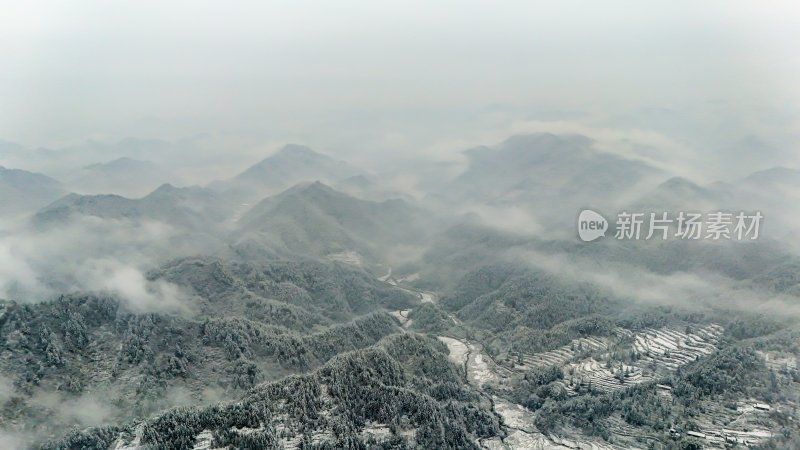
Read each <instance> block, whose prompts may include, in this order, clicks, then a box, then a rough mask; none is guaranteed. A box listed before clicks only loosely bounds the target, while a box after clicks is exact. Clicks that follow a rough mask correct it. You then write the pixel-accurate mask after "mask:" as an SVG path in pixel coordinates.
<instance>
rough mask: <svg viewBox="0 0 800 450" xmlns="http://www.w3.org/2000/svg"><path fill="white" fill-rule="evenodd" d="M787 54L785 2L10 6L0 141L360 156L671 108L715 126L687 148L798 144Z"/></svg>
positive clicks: (792, 45)
mask: <svg viewBox="0 0 800 450" xmlns="http://www.w3.org/2000/svg"><path fill="white" fill-rule="evenodd" d="M797 42H800V7H798V6H797V4H796V3H794V2H768V3H767V2H759V1H749V2H741V1H736V2H722V1H712V2H701V3H698V2H683V1H679V2H659V3H658V4H656V3H655V2H648V3H646V4H644V3H642V2H632V1H627V2H626V1H616V2H604V3H603V5H602V6H601V5H599V4H587V3H586V2H547V3H545V2H527V1H521V2H503V3H500V4H498V3H495V2H474V1H471V2H435V3H434V4H431V2H416V1H414V2H391V3H386V2H381V3H380V4H375V3H373V2H335V3H334V2H317V3H312V2H239V3H236V4H234V5H232V4H229V3H223V2H205V1H203V2H170V3H169V4H163V3H162V2H100V1H97V2H95V1H90V2H81V3H80V4H77V5H76V4H75V3H73V2H60V1H48V2H36V3H32V2H10V3H7V4H6V5H5V6H4V13H3V15H2V17H0V61H2V70H0V99H2V100H1V101H0V103H1V104H2V108H0V124H1V125H0V138H2V139H5V140H8V141H14V142H18V143H20V144H23V145H25V146H30V147H37V146H49V147H58V146H68V145H75V144H79V143H81V142H83V141H84V140H86V139H89V138H95V139H100V140H110V141H114V140H118V139H121V138H125V137H128V136H138V137H148V138H164V139H178V138H186V137H196V136H198V135H202V136H204V138H205V137H208V136H214V138H215V139H217V140H216V141H215V142H216V144H218V145H215V146H213V148H214V149H216V150H214V151H221V150H220V149H222V148H226V152H235V150H234V148H239V149H242V150H240V151H244V150H245V149H250V150H252V151H253V152H254V153H259V152H261V153H262V154H263V153H264V151H265V149H269V150H270V151H271V150H272V149H274V148H275V145H277V144H278V143H284V142H287V141H301V142H303V143H307V144H311V145H320V144H321V145H322V146H323V147H325V149H326V150H327V151H333V152H334V153H345V154H347V156H353V155H361V156H364V155H368V154H369V153H370V152H372V151H373V150H376V149H377V150H391V151H394V152H410V151H415V152H426V153H430V151H429V150H430V149H435V148H442V147H446V146H447V142H448V141H452V140H455V139H461V140H464V141H470V140H478V141H480V140H481V139H486V138H485V137H484V136H485V135H486V134H481V133H490V132H495V133H498V132H499V133H498V135H499V134H503V132H505V131H506V130H509V129H512V128H513V127H514V126H515V125H514V124H515V123H516V124H517V125H516V126H518V123H519V122H521V121H529V120H533V119H537V120H538V119H547V120H552V119H574V118H579V117H583V116H585V113H589V114H590V115H591V116H592V117H595V118H596V116H597V115H598V114H602V115H603V116H613V115H614V114H615V113H619V114H625V113H629V112H630V111H635V110H636V109H637V108H669V109H671V110H679V111H681V112H685V111H689V112H690V113H692V114H695V115H697V116H702V117H704V119H703V120H708V117H709V116H713V117H714V119H713V121H714V122H713V123H706V122H703V121H697V120H696V121H695V122H694V124H695V127H696V128H699V129H698V130H694V131H696V133H694V134H695V135H698V136H692V137H709V136H699V135H701V134H703V133H707V134H710V135H711V136H710V137H711V139H713V138H714V137H715V136H716V135H715V134H714V133H716V132H718V131H724V130H725V126H728V127H733V128H741V124H745V125H746V126H749V127H751V128H753V129H758V127H760V126H762V125H763V124H762V123H760V122H761V121H762V120H763V118H764V116H765V115H766V116H769V117H770V120H771V121H773V122H774V121H775V120H780V121H781V133H782V134H780V133H779V135H776V136H773V137H772V139H773V140H781V139H786V138H787V134H794V133H797V131H798V126H797V117H798V116H797V108H796V107H797V100H798V89H797V84H796V80H797V79H798V78H799V77H798V76H799V75H800V61H798V58H797V57H796V55H797ZM709 102H714V103H711V104H712V105H716V106H712V107H709ZM720 104H723V105H724V108H720V107H719V105H720ZM709 108H711V110H710V112H709ZM714 108H716V110H715V109H714ZM720 109H724V113H725V115H724V117H721V115H720V114H719V112H718V110H720ZM698 111H699V112H698ZM721 124H722V125H721ZM703 127H709V128H715V129H714V130H711V131H708V130H703V129H702V128H703ZM474 143H475V142H473V144H474ZM478 143H489V144H491V143H493V142H478ZM460 144H461V142H459V143H457V144H454V145H452V147H459V145H460ZM461 148H463V145H462V146H461ZM425 149H428V151H426V150H425Z"/></svg>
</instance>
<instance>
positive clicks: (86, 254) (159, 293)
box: [0, 217, 190, 312]
mask: <svg viewBox="0 0 800 450" xmlns="http://www.w3.org/2000/svg"><path fill="white" fill-rule="evenodd" d="M4 231H5V233H3V237H2V238H0V297H2V298H7V299H11V300H16V301H20V302H34V301H40V300H43V299H47V298H50V297H52V296H54V295H57V294H60V293H64V292H71V291H93V292H104V293H110V294H113V295H114V296H116V297H118V298H119V299H120V300H122V301H123V303H125V304H126V305H127V306H128V307H129V308H130V309H131V310H133V311H137V312H143V311H181V310H187V309H188V303H187V296H186V295H185V294H184V293H183V292H182V291H181V290H180V289H179V288H178V287H177V286H175V285H172V284H169V283H167V282H165V281H163V280H154V281H152V280H148V279H147V278H146V276H145V273H146V272H147V271H148V270H150V269H152V268H153V267H155V266H156V265H157V264H158V262H159V261H162V260H164V259H166V258H168V257H170V255H171V252H172V251H176V252H180V250H179V249H174V248H172V247H171V246H170V242H171V239H173V238H174V237H175V236H176V235H177V231H176V230H175V229H173V228H172V227H169V226H167V225H165V224H163V223H159V222H132V221H121V220H105V219H99V218H96V217H84V218H78V219H76V220H73V221H69V222H67V223H65V224H63V225H58V226H56V227H53V228H49V229H47V230H45V231H42V230H35V229H31V228H17V229H11V230H8V229H7V230H4ZM184 251H190V249H184Z"/></svg>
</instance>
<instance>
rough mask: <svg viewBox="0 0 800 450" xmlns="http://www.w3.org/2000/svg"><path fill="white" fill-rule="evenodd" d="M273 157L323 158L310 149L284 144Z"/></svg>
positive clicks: (299, 145)
mask: <svg viewBox="0 0 800 450" xmlns="http://www.w3.org/2000/svg"><path fill="white" fill-rule="evenodd" d="M275 155H276V156H277V155H280V156H297V155H302V156H325V155H322V154H321V153H318V152H316V151H314V150H313V149H312V148H311V147H308V146H306V145H301V144H286V145H284V146H283V147H282V148H281V149H280V150H278V152H277V153H275Z"/></svg>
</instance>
